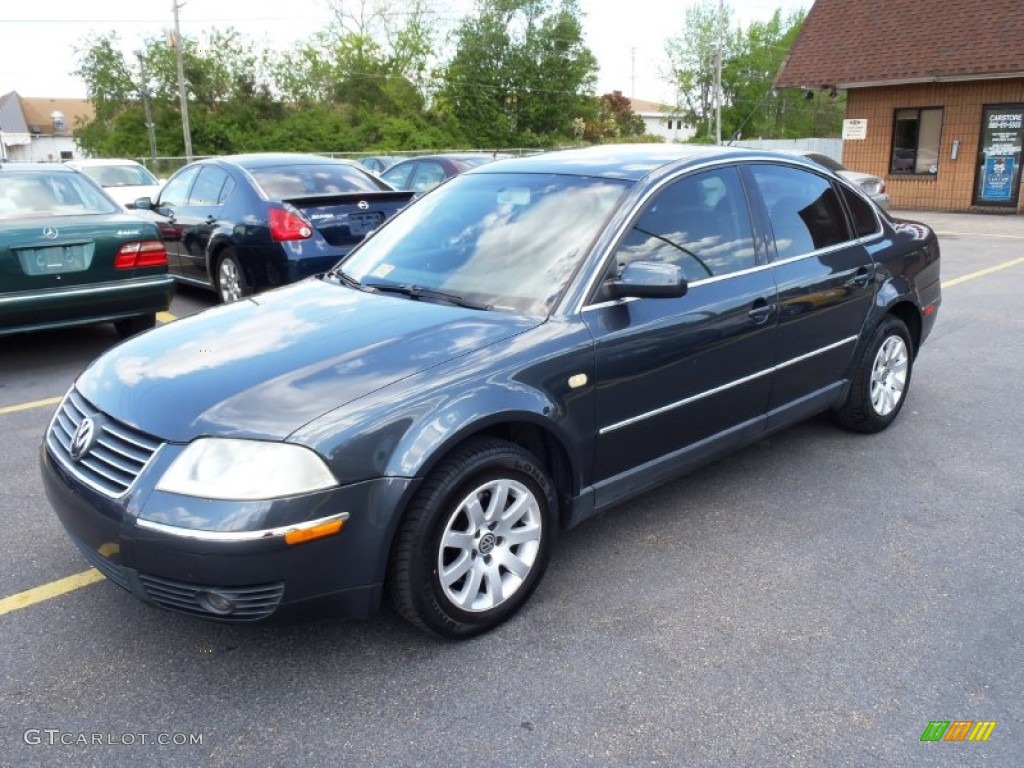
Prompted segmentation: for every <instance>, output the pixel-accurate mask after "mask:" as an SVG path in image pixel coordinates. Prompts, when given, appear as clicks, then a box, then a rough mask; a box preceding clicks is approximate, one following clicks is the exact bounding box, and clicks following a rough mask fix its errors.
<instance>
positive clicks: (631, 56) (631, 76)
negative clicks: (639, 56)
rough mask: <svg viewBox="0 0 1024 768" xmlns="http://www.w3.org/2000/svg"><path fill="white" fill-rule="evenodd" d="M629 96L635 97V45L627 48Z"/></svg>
mask: <svg viewBox="0 0 1024 768" xmlns="http://www.w3.org/2000/svg"><path fill="white" fill-rule="evenodd" d="M629 98H631V99H635V98H636V47H635V46H634V47H633V48H630V49H629Z"/></svg>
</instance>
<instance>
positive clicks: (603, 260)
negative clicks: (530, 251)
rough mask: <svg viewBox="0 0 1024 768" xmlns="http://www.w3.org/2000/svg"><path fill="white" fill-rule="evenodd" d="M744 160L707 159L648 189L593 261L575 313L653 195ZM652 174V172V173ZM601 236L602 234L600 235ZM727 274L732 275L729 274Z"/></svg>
mask: <svg viewBox="0 0 1024 768" xmlns="http://www.w3.org/2000/svg"><path fill="white" fill-rule="evenodd" d="M682 160H683V158H679V159H678V160H672V161H670V162H679V161H682ZM746 160H747V158H744V157H738V156H735V155H729V156H727V157H715V158H710V159H708V160H706V161H704V162H702V163H697V164H695V165H687V166H684V167H683V168H680V169H678V172H676V173H672V174H671V175H669V176H666V177H665V178H664V179H662V180H661V181H660V182H658V184H657V185H655V186H653V187H651V188H650V189H648V190H647V191H646V192H645V193H644V195H643V197H641V198H640V199H639V200H637V202H636V203H635V204H634V205H633V211H632V214H631V215H630V216H629V217H628V218H627V219H625V220H624V221H623V222H622V224H620V225H619V227H618V229H617V230H615V232H614V233H613V235H612V236H611V238H610V239H609V245H608V246H607V247H606V248H605V250H604V252H603V253H601V254H600V256H598V257H597V258H596V259H594V266H593V269H592V271H591V274H590V275H589V276H588V277H587V278H586V283H585V285H584V287H583V292H582V293H581V294H580V298H579V301H578V302H577V304H576V307H575V313H577V314H578V313H580V312H582V311H583V310H584V309H585V308H586V307H588V306H590V305H589V304H588V303H587V297H588V296H590V295H591V294H592V293H593V292H594V289H595V288H596V287H597V284H598V282H599V281H600V280H601V279H602V271H601V270H600V269H598V267H600V266H602V265H605V264H607V262H608V259H609V258H610V257H611V256H612V255H613V254H614V253H615V250H616V246H618V244H619V243H620V242H621V241H622V238H623V237H624V236H625V234H626V233H627V232H628V231H629V230H630V229H631V228H632V226H633V223H634V222H635V221H636V220H637V217H638V216H639V213H640V210H641V209H642V208H643V207H644V206H645V205H647V203H648V202H650V200H651V198H652V197H654V196H655V195H657V194H659V193H661V191H662V190H663V189H665V187H667V186H668V185H669V184H673V183H675V182H677V181H679V180H680V179H681V178H683V177H684V176H689V175H691V174H694V173H699V172H701V171H706V170H710V169H714V168H718V167H726V166H738V165H739V164H740V163H742V162H745V161H746ZM663 167H664V166H663ZM653 172H654V171H652V173H653ZM641 181H642V180H641ZM638 183H639V182H638ZM747 216H748V217H749V216H750V208H749V205H748V207H747ZM751 229H752V230H753V229H754V225H753V221H752V222H751ZM603 234H604V233H602V235H603ZM753 234H756V232H755V233H753ZM599 237H600V236H599ZM591 257H593V253H591ZM757 266H766V265H763V264H759V265H757ZM585 268H586V265H584V269H585ZM729 274H733V273H729ZM720 277H726V275H720ZM693 284H694V285H696V283H693ZM602 303H603V302H602Z"/></svg>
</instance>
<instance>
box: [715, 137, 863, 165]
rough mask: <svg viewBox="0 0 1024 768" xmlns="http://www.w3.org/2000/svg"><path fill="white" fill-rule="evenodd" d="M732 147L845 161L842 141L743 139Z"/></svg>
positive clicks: (735, 142)
mask: <svg viewBox="0 0 1024 768" xmlns="http://www.w3.org/2000/svg"><path fill="white" fill-rule="evenodd" d="M732 145H733V146H734V147H747V148H748V149H784V150H790V151H793V150H804V151H806V152H817V153H818V154H820V155H827V156H828V157H831V158H832V159H833V160H835V161H836V162H839V163H841V162H842V161H843V140H842V139H754V140H748V139H741V140H740V141H734V142H733V143H732Z"/></svg>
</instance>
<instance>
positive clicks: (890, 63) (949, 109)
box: [775, 0, 1024, 213]
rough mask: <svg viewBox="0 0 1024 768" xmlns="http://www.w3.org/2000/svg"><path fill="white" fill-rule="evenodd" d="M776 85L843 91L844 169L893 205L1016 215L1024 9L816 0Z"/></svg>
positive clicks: (1012, 0) (968, 1)
mask: <svg viewBox="0 0 1024 768" xmlns="http://www.w3.org/2000/svg"><path fill="white" fill-rule="evenodd" d="M775 84H776V87H779V88H804V89H806V90H808V91H810V92H813V93H815V94H820V93H824V94H828V93H834V92H835V91H836V90H844V91H846V94H847V106H846V117H847V118H848V122H847V124H846V127H845V128H844V131H848V133H847V136H846V140H845V141H844V142H843V163H844V164H845V165H847V166H848V167H850V168H855V169H857V170H859V171H866V172H868V173H874V174H877V175H879V176H881V177H882V178H884V179H885V180H886V185H887V187H888V191H889V194H890V195H891V196H892V200H893V205H894V206H895V207H900V208H917V209H924V210H947V211H966V210H977V211H982V210H984V211H991V212H1005V213H1021V212H1024V199H1022V198H1024V195H1022V194H1021V193H1022V174H1021V165H1022V161H1024V157H1022V153H1021V146H1022V144H1024V2H1021V0H985V2H983V3H981V2H977V0H858V1H857V2H850V0H816V2H815V3H814V5H813V6H812V7H811V10H810V12H809V13H808V15H807V20H806V22H805V24H804V28H803V30H802V31H801V33H800V36H799V37H798V38H797V40H796V42H795V43H794V45H793V49H792V51H791V52H790V55H789V58H788V59H787V60H786V62H785V63H784V64H783V66H782V68H781V69H780V71H779V75H778V77H777V78H776V81H775ZM852 121H856V122H852ZM854 129H856V130H854Z"/></svg>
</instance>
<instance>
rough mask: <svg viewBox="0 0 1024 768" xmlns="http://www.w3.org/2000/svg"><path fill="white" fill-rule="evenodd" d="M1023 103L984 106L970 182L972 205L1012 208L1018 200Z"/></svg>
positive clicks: (1023, 121) (1022, 136)
mask: <svg viewBox="0 0 1024 768" xmlns="http://www.w3.org/2000/svg"><path fill="white" fill-rule="evenodd" d="M1022 144H1024V104H1009V105H997V106H986V107H985V108H984V110H983V112H982V118H981V144H980V147H981V148H980V150H979V152H978V168H977V173H976V176H975V182H974V205H989V206H1002V207H1012V208H1016V207H1017V203H1018V201H1019V200H1020V172H1021V145H1022Z"/></svg>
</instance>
